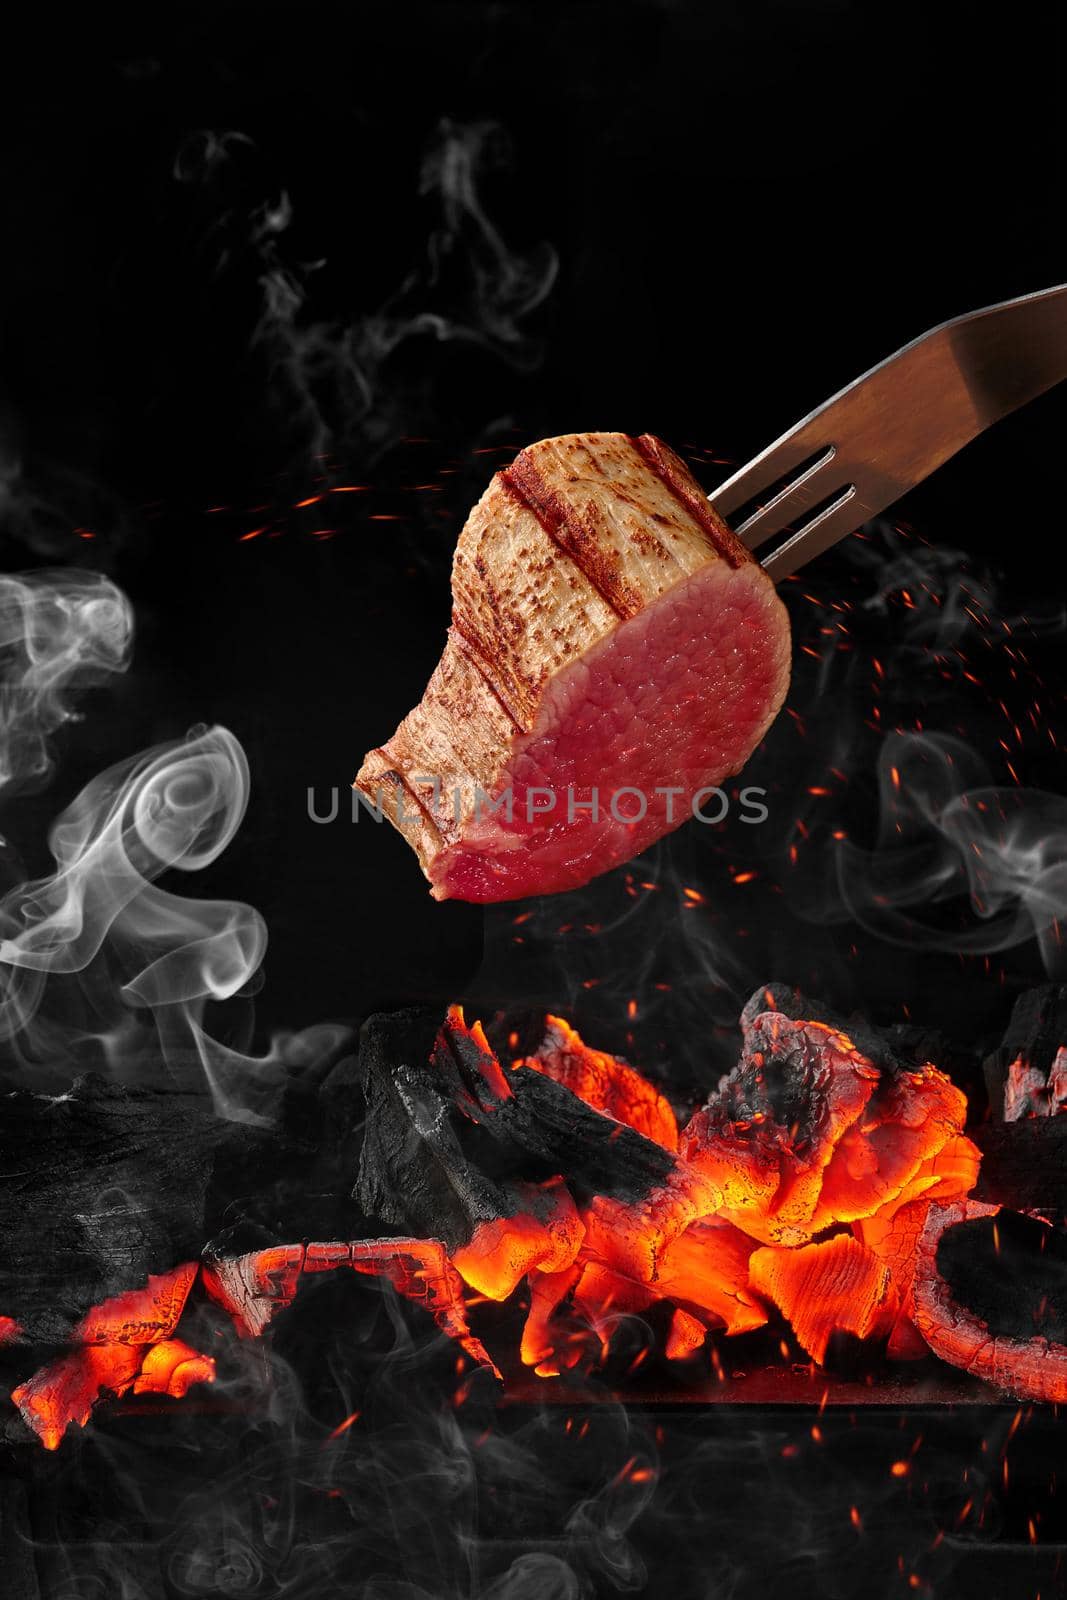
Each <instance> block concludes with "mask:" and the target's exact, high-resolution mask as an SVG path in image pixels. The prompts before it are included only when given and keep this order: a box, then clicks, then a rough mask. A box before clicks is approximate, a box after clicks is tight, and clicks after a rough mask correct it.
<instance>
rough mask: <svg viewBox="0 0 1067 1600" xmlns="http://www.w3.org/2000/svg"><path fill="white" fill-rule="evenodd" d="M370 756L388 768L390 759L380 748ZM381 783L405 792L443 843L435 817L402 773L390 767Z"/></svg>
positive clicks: (382, 777)
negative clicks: (377, 758)
mask: <svg viewBox="0 0 1067 1600" xmlns="http://www.w3.org/2000/svg"><path fill="white" fill-rule="evenodd" d="M371 755H374V756H381V758H382V760H383V761H384V762H385V763H386V764H387V766H388V763H389V760H390V757H389V755H388V754H387V752H386V751H385V750H383V749H382V748H381V746H380V745H379V746H376V747H375V749H374V750H372V751H371ZM381 781H382V782H383V783H391V784H392V785H393V787H394V788H400V789H404V790H406V791H407V793H408V794H409V795H410V796H411V798H412V799H413V800H414V802H415V804H416V805H417V806H418V808H419V810H420V811H421V812H422V814H423V816H424V817H425V819H426V821H427V822H428V823H429V825H430V827H431V828H432V829H433V831H434V833H435V834H436V835H437V837H438V839H440V840H441V842H442V843H443V842H444V834H443V833H442V832H441V826H440V824H439V823H438V821H437V819H436V817H435V816H434V815H433V813H432V812H431V811H430V810H429V809H428V807H427V806H426V805H424V804H423V801H422V798H421V796H420V795H419V792H418V790H417V789H416V788H415V787H414V786H413V785H412V784H411V783H409V782H408V779H407V778H406V776H405V775H404V773H402V772H400V771H398V770H397V768H396V767H392V766H390V767H389V768H388V771H386V772H383V773H382V775H381Z"/></svg>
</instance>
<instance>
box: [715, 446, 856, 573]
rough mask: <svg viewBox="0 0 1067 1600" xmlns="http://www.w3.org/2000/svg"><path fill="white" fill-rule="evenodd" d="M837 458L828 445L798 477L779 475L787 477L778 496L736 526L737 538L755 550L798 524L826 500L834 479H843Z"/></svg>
mask: <svg viewBox="0 0 1067 1600" xmlns="http://www.w3.org/2000/svg"><path fill="white" fill-rule="evenodd" d="M836 455H837V448H836V446H835V445H832V444H831V445H827V447H826V449H825V450H822V451H820V452H819V454H818V455H816V457H815V459H814V460H812V459H811V456H810V455H809V456H808V457H807V458H806V460H807V462H808V463H809V464H808V465H805V464H804V463H803V462H802V463H801V470H800V471H799V472H796V474H795V476H791V477H789V476H787V475H786V474H780V475H779V476H787V481H786V483H785V484H784V485H783V487H782V488H781V489H779V490H778V492H777V494H773V495H772V497H771V498H770V499H769V500H767V501H765V502H764V503H763V504H762V505H757V506H756V508H755V510H754V511H752V512H751V513H750V515H749V516H747V517H745V518H744V520H743V521H742V522H735V523H734V524H733V529H734V532H735V533H736V534H737V536H738V538H739V539H743V540H744V542H745V543H746V544H747V545H748V548H749V549H750V550H755V549H757V548H758V547H759V546H760V545H761V544H763V543H765V542H766V540H768V539H770V538H771V537H772V536H773V535H774V534H776V533H778V532H779V530H780V529H781V528H783V527H784V526H785V525H786V524H787V523H789V524H790V525H794V524H796V523H797V522H798V521H799V519H800V518H801V517H802V516H803V515H804V513H805V512H806V511H809V510H810V509H811V507H812V506H814V505H817V504H818V502H819V501H820V500H825V499H826V496H827V493H828V492H829V491H830V490H831V489H832V488H833V482H834V478H835V477H837V478H840V475H841V474H840V468H837V469H834V457H835V456H836ZM757 492H758V491H757Z"/></svg>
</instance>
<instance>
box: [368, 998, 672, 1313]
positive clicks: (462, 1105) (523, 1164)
mask: <svg viewBox="0 0 1067 1600" xmlns="http://www.w3.org/2000/svg"><path fill="white" fill-rule="evenodd" d="M411 1026H412V1024H411V1021H410V1020H409V1019H405V1020H404V1021H402V1022H400V1023H397V1022H396V1021H395V1020H391V1019H372V1022H371V1023H370V1024H368V1026H367V1028H366V1029H365V1030H364V1051H363V1055H362V1057H361V1060H362V1061H363V1063H364V1071H365V1074H366V1083H367V1100H368V1133H367V1137H366V1139H365V1141H364V1146H363V1152H362V1156H361V1161H360V1176H359V1183H358V1185H357V1191H356V1192H357V1194H358V1196H359V1199H360V1202H361V1204H362V1205H363V1206H364V1207H365V1209H366V1210H368V1211H369V1212H370V1213H371V1214H373V1215H376V1216H378V1217H379V1218H381V1220H382V1221H385V1222H389V1223H393V1224H394V1225H396V1226H403V1227H407V1228H409V1229H412V1230H413V1231H415V1232H417V1233H419V1234H423V1235H426V1236H428V1237H434V1238H440V1239H443V1241H444V1243H445V1244H446V1245H447V1246H448V1247H449V1249H450V1252H451V1254H452V1259H453V1260H454V1262H455V1264H456V1266H457V1267H458V1268H459V1270H460V1272H461V1273H462V1274H463V1276H464V1277H465V1279H466V1281H467V1282H468V1283H470V1284H471V1285H472V1287H475V1288H477V1289H478V1290H479V1291H480V1292H481V1293H483V1294H486V1295H488V1296H490V1297H491V1298H493V1299H504V1298H506V1297H507V1295H509V1294H510V1293H511V1292H512V1290H513V1289H514V1287H515V1285H516V1284H517V1283H518V1281H519V1279H520V1278H521V1277H522V1276H524V1275H525V1273H527V1272H528V1271H530V1270H531V1268H533V1267H535V1266H537V1267H540V1268H541V1269H542V1270H544V1271H547V1272H559V1271H562V1270H563V1269H564V1268H566V1267H567V1266H569V1265H570V1263H571V1262H572V1261H573V1260H574V1257H575V1255H576V1253H577V1250H578V1248H579V1245H580V1243H581V1238H582V1228H581V1225H580V1224H579V1221H578V1217H577V1213H576V1212H575V1207H574V1198H577V1199H579V1200H580V1199H581V1197H583V1196H597V1197H600V1198H602V1199H604V1200H605V1202H609V1201H611V1200H618V1201H619V1202H620V1203H621V1204H624V1205H631V1204H634V1203H636V1202H639V1201H644V1200H646V1199H648V1198H649V1197H650V1196H652V1195H654V1194H655V1193H656V1192H658V1189H659V1188H660V1187H662V1185H663V1184H664V1183H665V1182H666V1181H667V1180H668V1179H669V1178H670V1177H671V1175H672V1172H673V1167H674V1163H673V1160H672V1158H671V1156H670V1154H669V1153H668V1152H667V1151H665V1150H663V1149H662V1148H661V1147H660V1146H658V1145H655V1144H653V1143H652V1142H651V1141H650V1140H648V1139H645V1138H644V1137H642V1135H641V1134H639V1133H637V1132H636V1131H634V1130H633V1129H631V1128H629V1127H627V1126H626V1125H625V1124H623V1123H619V1122H616V1121H615V1120H614V1119H612V1118H609V1117H606V1116H603V1115H601V1114H600V1113H599V1112H597V1111H596V1110H594V1109H593V1108H592V1107H591V1106H588V1105H587V1104H586V1103H585V1102H584V1101H582V1100H580V1099H579V1098H578V1097H577V1096H576V1095H573V1094H572V1093H571V1092H570V1090H569V1089H567V1088H565V1087H564V1086H563V1085H562V1084H559V1083H556V1082H554V1081H553V1080H552V1079H551V1078H548V1077H546V1076H545V1075H544V1074H543V1073H541V1072H539V1071H532V1070H529V1069H526V1068H522V1067H520V1068H516V1069H514V1070H511V1071H508V1072H505V1071H504V1070H503V1069H502V1068H501V1066H500V1064H499V1062H498V1061H497V1059H496V1057H495V1055H494V1054H493V1052H492V1050H491V1049H490V1048H489V1045H488V1042H487V1040H486V1038H485V1035H484V1033H483V1032H482V1030H481V1027H480V1025H479V1024H475V1025H474V1027H472V1028H468V1027H467V1025H466V1023H465V1022H464V1020H463V1015H462V1012H460V1011H459V1010H458V1009H457V1008H453V1009H452V1011H450V1013H449V1015H448V1017H447V1019H446V1021H445V1025H444V1026H443V1028H442V1029H441V1030H440V1032H439V1034H438V1035H437V1037H436V1039H435V1041H434V1044H433V1048H432V1050H431V1052H430V1056H431V1060H430V1066H429V1067H425V1066H422V1067H420V1066H417V1065H414V1064H413V1059H412V1054H411V1053H410V1052H409V1050H408V1049H407V1048H406V1047H405V1046H404V1044H403V1042H402V1040H403V1035H404V1031H405V1030H410V1028H411ZM416 1026H417V1027H421V1029H422V1031H423V1034H424V1031H425V1023H424V1021H423V1022H421V1023H420V1024H417V1025H416ZM561 1175H565V1177H566V1183H565V1184H564V1183H562V1182H561V1181H560V1178H561ZM572 1196H573V1197H574V1198H572Z"/></svg>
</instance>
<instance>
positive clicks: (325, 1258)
mask: <svg viewBox="0 0 1067 1600" xmlns="http://www.w3.org/2000/svg"><path fill="white" fill-rule="evenodd" d="M341 1268H349V1269H350V1270H352V1271H354V1272H359V1273H363V1274H365V1275H367V1276H370V1277H377V1278H385V1279H387V1280H388V1282H389V1283H391V1284H392V1285H393V1288H394V1289H396V1290H397V1291H398V1292H399V1293H400V1294H402V1295H403V1296H404V1297H405V1298H406V1299H408V1300H411V1301H413V1302H414V1303H415V1304H417V1305H420V1306H422V1308H423V1309H424V1310H426V1311H428V1312H429V1313H430V1315H431V1316H432V1317H433V1319H434V1321H435V1322H436V1323H437V1326H438V1327H439V1328H440V1329H441V1330H442V1332H443V1333H447V1334H448V1335H449V1337H450V1338H452V1339H455V1340H456V1342H457V1343H458V1344H459V1345H461V1346H462V1348H463V1349H464V1350H466V1352H467V1354H468V1355H469V1356H471V1357H472V1358H473V1359H474V1360H475V1361H477V1362H479V1363H480V1364H481V1365H483V1366H486V1367H489V1368H490V1369H491V1370H492V1371H493V1372H496V1371H497V1369H496V1367H495V1365H494V1363H493V1362H492V1360H491V1359H490V1357H489V1355H488V1354H487V1352H486V1350H485V1347H484V1346H483V1345H482V1343H481V1341H480V1340H479V1339H476V1338H475V1337H474V1336H473V1334H472V1333H471V1331H470V1327H469V1326H468V1323H467V1313H466V1309H465V1307H464V1304H463V1285H462V1283H461V1281H460V1278H459V1274H458V1273H457V1272H456V1270H455V1268H454V1267H453V1266H452V1264H451V1262H450V1261H449V1259H448V1256H447V1254H446V1252H445V1249H444V1246H443V1245H441V1244H440V1243H439V1242H438V1241H437V1240H434V1239H358V1240H350V1241H344V1240H331V1241H327V1242H321V1243H312V1244H307V1245H304V1244H291V1245H281V1246H275V1247H273V1248H271V1249H269V1250H257V1251H253V1252H251V1253H249V1254H246V1255H241V1256H229V1257H226V1256H215V1257H213V1258H212V1259H210V1260H208V1261H206V1262H205V1264H204V1286H205V1288H206V1289H207V1291H208V1293H209V1294H210V1295H211V1297H212V1299H213V1300H215V1301H216V1302H217V1303H218V1304H219V1305H221V1306H222V1307H223V1308H224V1309H225V1310H226V1311H227V1312H228V1313H229V1314H230V1316H231V1317H232V1318H233V1322H234V1325H235V1327H236V1328H237V1330H238V1332H239V1333H240V1334H242V1335H244V1336H246V1337H249V1338H259V1336H260V1335H261V1334H262V1333H263V1332H264V1331H265V1330H266V1328H267V1327H268V1325H269V1324H270V1323H271V1322H272V1321H273V1320H274V1318H275V1317H276V1316H277V1314H278V1313H279V1311H284V1310H286V1309H287V1308H288V1307H289V1306H291V1305H292V1303H293V1301H294V1299H295V1298H296V1295H297V1292H298V1290H299V1289H300V1287H301V1285H302V1284H303V1283H305V1282H306V1281H307V1280H308V1279H309V1278H310V1277H313V1276H315V1275H317V1274H319V1273H323V1272H335V1271H338V1270H339V1269H341ZM497 1375H498V1376H499V1374H497Z"/></svg>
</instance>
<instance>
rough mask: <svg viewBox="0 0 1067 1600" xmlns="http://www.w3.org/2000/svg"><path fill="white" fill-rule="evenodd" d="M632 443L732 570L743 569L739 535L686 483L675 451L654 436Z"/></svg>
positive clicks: (637, 437)
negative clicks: (741, 567)
mask: <svg viewBox="0 0 1067 1600" xmlns="http://www.w3.org/2000/svg"><path fill="white" fill-rule="evenodd" d="M628 437H629V440H630V443H631V444H632V445H633V447H634V449H635V450H636V451H637V453H638V455H639V456H640V457H641V459H642V461H643V462H644V463H645V465H646V466H647V467H649V468H650V469H651V470H652V471H653V472H654V473H655V474H656V477H657V478H658V479H659V480H660V482H661V483H662V484H663V485H664V487H665V488H666V489H668V490H669V491H670V493H671V494H672V495H673V496H674V498H675V500H677V502H678V504H679V505H680V506H682V507H683V508H684V509H685V510H686V511H687V512H688V513H689V515H690V516H691V517H692V518H693V521H694V522H695V523H696V524H697V525H698V527H700V528H701V530H702V531H703V532H704V533H705V534H707V536H708V539H709V540H710V541H711V544H712V545H713V547H714V549H715V551H716V553H717V554H718V555H720V556H722V558H723V560H724V561H727V562H729V564H730V566H731V567H734V568H737V567H740V566H741V565H742V564H743V562H744V561H745V560H746V559H747V552H746V550H745V548H744V546H743V545H742V544H741V541H740V540H739V539H738V538H737V536H736V534H735V533H734V532H733V531H732V530H731V529H730V528H728V527H727V526H726V524H725V523H724V522H723V521H722V520H721V519H720V518H719V517H718V516H716V514H715V512H714V511H713V510H712V508H711V504H710V502H709V501H707V500H705V498H704V496H703V495H700V494H694V493H693V491H692V489H691V487H690V486H689V484H688V483H687V482H686V477H687V473H686V470H685V467H684V466H683V465H682V463H681V461H680V460H679V459H678V457H677V456H676V455H675V453H674V451H673V450H671V449H670V448H669V447H668V446H667V445H665V444H664V443H663V441H662V439H657V438H656V437H655V436H654V435H653V434H651V433H640V434H636V435H634V434H630V435H628Z"/></svg>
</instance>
